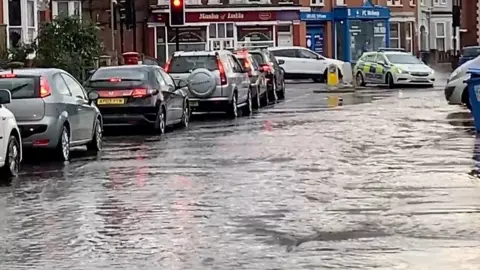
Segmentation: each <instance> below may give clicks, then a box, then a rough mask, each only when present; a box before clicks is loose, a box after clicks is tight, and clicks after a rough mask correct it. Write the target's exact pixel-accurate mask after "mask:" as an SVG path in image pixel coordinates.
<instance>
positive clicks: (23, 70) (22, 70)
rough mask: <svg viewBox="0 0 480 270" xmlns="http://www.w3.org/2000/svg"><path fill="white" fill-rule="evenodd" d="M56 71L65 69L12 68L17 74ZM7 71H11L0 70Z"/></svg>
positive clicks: (9, 71)
mask: <svg viewBox="0 0 480 270" xmlns="http://www.w3.org/2000/svg"><path fill="white" fill-rule="evenodd" d="M56 72H66V71H64V70H62V69H58V68H14V69H13V73H14V74H19V75H35V76H40V75H44V74H52V73H56ZM8 73H12V71H11V69H6V70H3V71H0V74H8Z"/></svg>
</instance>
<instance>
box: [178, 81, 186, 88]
mask: <svg viewBox="0 0 480 270" xmlns="http://www.w3.org/2000/svg"><path fill="white" fill-rule="evenodd" d="M187 86H188V83H187V81H185V80H180V81H179V82H178V83H177V89H180V88H184V87H187Z"/></svg>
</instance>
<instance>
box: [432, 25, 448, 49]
mask: <svg viewBox="0 0 480 270" xmlns="http://www.w3.org/2000/svg"><path fill="white" fill-rule="evenodd" d="M445 25H446V23H444V22H440V23H436V24H435V34H436V36H435V43H436V49H437V50H438V51H441V52H444V51H446V48H445V47H446V44H445V43H446V33H445V30H446V27H445Z"/></svg>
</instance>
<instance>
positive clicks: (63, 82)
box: [0, 68, 103, 161]
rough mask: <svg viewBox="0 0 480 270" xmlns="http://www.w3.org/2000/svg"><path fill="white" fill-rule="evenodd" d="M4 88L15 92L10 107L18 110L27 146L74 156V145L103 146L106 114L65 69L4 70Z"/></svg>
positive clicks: (66, 157)
mask: <svg viewBox="0 0 480 270" xmlns="http://www.w3.org/2000/svg"><path fill="white" fill-rule="evenodd" d="M0 89H7V90H9V91H10V92H11V95H12V102H11V103H10V104H8V105H6V106H7V108H8V109H9V110H10V111H12V113H13V114H14V116H15V118H16V120H17V123H18V127H19V129H20V134H21V137H22V144H23V148H38V149H51V150H54V152H55V156H56V157H57V158H59V159H61V160H64V161H66V160H69V159H70V148H71V147H74V146H81V145H86V146H87V148H88V149H89V150H92V151H95V152H97V151H100V150H101V148H102V133H103V132H102V131H103V126H102V116H101V115H100V111H99V110H98V109H97V107H96V106H95V103H94V101H95V100H96V99H97V98H98V95H96V94H95V93H91V94H89V95H87V93H86V92H85V90H84V89H83V87H82V85H81V84H80V83H79V82H78V81H77V80H76V79H75V78H73V77H72V76H71V75H70V74H68V73H67V72H65V71H64V70H61V69H53V68H48V69H40V68H33V69H17V70H11V71H8V72H2V73H0Z"/></svg>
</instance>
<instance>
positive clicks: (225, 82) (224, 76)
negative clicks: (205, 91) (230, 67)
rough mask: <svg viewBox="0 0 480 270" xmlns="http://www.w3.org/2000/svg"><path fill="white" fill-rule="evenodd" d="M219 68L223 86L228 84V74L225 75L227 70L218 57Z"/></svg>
mask: <svg viewBox="0 0 480 270" xmlns="http://www.w3.org/2000/svg"><path fill="white" fill-rule="evenodd" d="M217 68H218V71H219V72H220V84H221V85H225V84H227V74H226V73H225V68H224V66H223V64H222V61H221V60H220V58H218V57H217Z"/></svg>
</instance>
